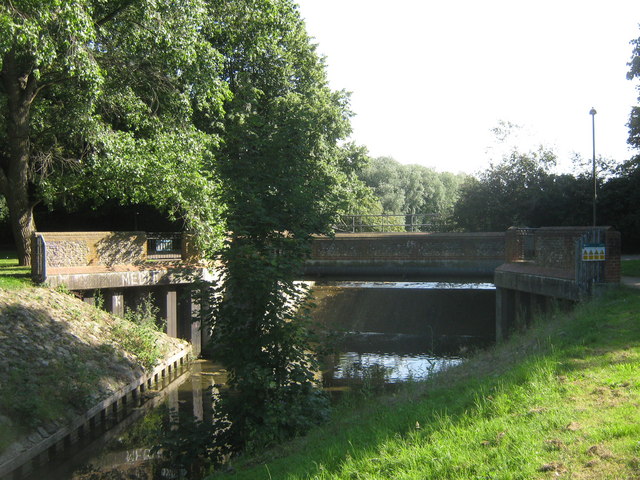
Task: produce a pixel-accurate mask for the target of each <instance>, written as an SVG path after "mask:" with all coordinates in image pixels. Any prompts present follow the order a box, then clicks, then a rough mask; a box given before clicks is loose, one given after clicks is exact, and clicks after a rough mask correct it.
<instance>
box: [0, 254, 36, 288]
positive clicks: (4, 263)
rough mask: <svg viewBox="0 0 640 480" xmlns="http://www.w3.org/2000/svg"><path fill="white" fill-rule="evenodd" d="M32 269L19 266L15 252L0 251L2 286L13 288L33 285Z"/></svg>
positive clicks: (0, 284) (0, 280)
mask: <svg viewBox="0 0 640 480" xmlns="http://www.w3.org/2000/svg"><path fill="white" fill-rule="evenodd" d="M30 276H31V269H30V268H29V267H20V266H18V257H17V255H16V253H15V252H9V251H0V288H6V289H9V290H13V289H16V288H24V287H28V286H29V285H31V279H30Z"/></svg>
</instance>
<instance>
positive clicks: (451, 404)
mask: <svg viewBox="0 0 640 480" xmlns="http://www.w3.org/2000/svg"><path fill="white" fill-rule="evenodd" d="M232 467H233V469H234V471H233V472H231V473H229V472H227V473H217V474H215V475H213V476H212V477H211V478H212V479H227V478H228V479H231V478H233V479H251V480H256V479H279V480H294V479H344V480H347V479H349V480H353V479H398V480H400V479H407V480H408V479H416V480H417V479H438V480H444V479H459V480H463V479H464V480H470V479H478V480H479V479H483V480H484V479H545V478H572V479H599V480H602V479H616V480H619V479H633V478H640V292H636V291H631V290H627V289H624V288H621V289H619V290H617V291H614V292H610V293H609V294H607V295H606V296H605V297H603V298H600V299H597V300H594V301H593V302H590V303H588V304H584V305H581V306H579V307H578V308H577V309H576V310H575V311H573V312H571V313H567V314H560V313H557V314H554V315H551V316H549V317H548V318H546V319H542V320H540V321H539V324H538V325H535V326H534V327H533V328H531V329H530V330H529V331H527V332H524V333H522V334H519V335H516V336H514V337H513V338H511V339H510V340H509V341H508V342H506V343H504V344H501V345H499V346H497V347H495V348H492V349H490V350H487V351H485V352H481V353H479V354H478V355H476V356H474V357H473V358H471V359H470V360H469V361H468V362H466V363H465V364H464V365H462V366H460V367H456V368H453V369H451V370H449V371H448V372H445V373H443V374H441V375H440V376H438V377H436V378H434V379H433V380H431V381H429V382H426V383H416V384H413V385H409V386H407V388H406V389H404V390H403V391H402V392H400V393H398V394H396V395H394V396H391V397H385V398H377V399H374V398H370V399H360V400H353V401H352V403H351V404H349V405H346V406H343V407H342V409H341V410H340V411H338V412H337V413H336V415H334V419H333V420H332V421H331V422H330V423H329V424H326V425H324V426H322V427H320V428H318V429H316V430H315V431H313V432H311V434H309V435H308V436H307V437H305V438H300V439H297V440H296V441H294V442H290V443H288V444H286V445H282V446H279V447H277V448H274V449H272V450H271V451H269V452H266V453H264V454H262V455H261V456H254V457H251V458H242V459H238V460H237V461H236V462H235V463H233V465H232Z"/></svg>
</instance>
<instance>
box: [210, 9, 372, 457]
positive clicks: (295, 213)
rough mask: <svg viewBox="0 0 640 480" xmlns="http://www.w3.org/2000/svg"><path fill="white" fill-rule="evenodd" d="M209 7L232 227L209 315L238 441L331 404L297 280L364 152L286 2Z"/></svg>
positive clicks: (282, 434)
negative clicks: (321, 385) (221, 82)
mask: <svg viewBox="0 0 640 480" xmlns="http://www.w3.org/2000/svg"><path fill="white" fill-rule="evenodd" d="M211 7H212V15H213V16H214V18H216V19H217V20H216V23H215V24H214V25H212V28H211V30H209V31H208V34H209V35H210V39H211V42H212V44H213V46H214V47H215V48H216V49H217V50H219V51H220V52H221V53H222V54H223V55H224V57H225V71H224V78H225V80H226V81H227V82H228V83H229V85H230V88H231V91H232V94H233V96H232V98H231V99H230V100H229V101H228V102H227V103H226V104H225V111H226V115H225V117H224V121H223V132H224V138H225V141H224V143H222V144H221V145H220V148H219V149H218V150H217V152H216V154H217V156H218V163H217V167H218V173H219V176H220V179H221V182H222V186H223V190H224V196H225V200H226V203H227V210H226V212H225V219H226V224H227V226H228V229H229V232H230V233H229V237H228V241H227V243H226V248H225V249H223V250H222V252H221V256H222V259H223V264H224V281H223V283H222V285H221V291H220V293H221V295H220V297H219V299H218V300H219V301H218V302H217V303H216V305H215V308H214V310H213V312H212V314H211V316H210V318H209V325H210V326H211V327H212V336H213V341H212V345H213V355H214V358H216V359H217V360H219V361H221V362H222V363H223V364H224V365H225V368H226V369H227V371H228V372H229V376H228V386H229V390H230V391H231V392H232V394H231V395H229V397H228V398H226V399H225V402H223V405H224V406H223V407H221V408H224V411H225V412H226V413H227V414H228V415H229V416H230V418H231V419H232V422H231V423H232V426H231V438H232V440H231V441H232V443H233V444H234V446H235V447H237V448H241V447H242V446H244V445H247V444H248V445H262V444H266V443H270V442H277V441H279V440H281V439H283V438H286V437H289V436H292V435H296V434H300V433H302V432H304V431H305V430H306V429H307V428H309V426H310V425H312V424H313V423H314V422H317V421H319V420H320V419H321V418H322V417H323V414H324V413H325V412H326V409H327V403H326V399H325V398H324V397H323V395H322V393H321V392H320V391H319V389H318V388H316V387H317V386H316V382H315V380H314V371H313V370H314V366H315V360H314V356H313V355H312V354H311V353H310V351H311V350H310V348H309V347H308V330H307V329H306V328H305V325H304V319H303V318H301V317H304V312H305V306H304V300H305V298H304V291H301V289H300V288H299V287H298V286H297V285H296V284H295V283H294V281H295V280H297V279H298V278H299V276H300V273H301V266H302V262H303V261H304V259H305V257H306V256H307V255H308V253H309V250H310V240H311V235H312V234H314V233H329V232H330V225H331V223H332V222H333V221H334V219H335V216H336V212H337V211H339V210H340V209H343V210H346V209H348V198H349V196H350V195H351V194H353V192H354V191H357V190H358V189H357V188H356V189H355V190H354V189H353V188H351V187H350V185H352V183H350V182H351V181H352V180H353V179H354V178H355V171H356V170H357V168H359V165H360V164H361V163H362V161H363V156H362V152H361V150H360V149H358V148H355V147H353V146H350V145H344V146H343V145H340V143H339V142H340V141H341V140H342V139H344V138H346V137H347V135H348V134H349V132H350V125H349V117H350V112H349V110H348V97H347V96H346V94H345V93H344V92H334V91H331V90H330V89H329V87H328V86H327V81H326V77H325V71H324V64H323V62H322V60H321V59H320V58H319V57H318V56H317V54H316V53H315V49H314V47H313V46H312V44H311V42H310V40H309V38H308V36H307V34H306V32H305V29H304V24H303V22H302V20H301V19H300V16H299V14H298V12H297V9H296V7H295V5H294V4H293V2H291V1H289V0H259V1H255V0H239V1H236V2H227V1H226V0H215V1H211ZM222 292H224V294H222Z"/></svg>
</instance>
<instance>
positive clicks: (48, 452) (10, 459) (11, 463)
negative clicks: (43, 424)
mask: <svg viewBox="0 0 640 480" xmlns="http://www.w3.org/2000/svg"><path fill="white" fill-rule="evenodd" d="M191 357H192V350H191V346H188V347H185V348H184V349H183V350H181V351H180V352H178V353H176V354H174V355H173V356H171V357H169V358H168V359H167V360H166V361H165V362H163V363H162V364H160V365H158V366H157V367H155V368H154V369H153V370H152V371H151V372H150V373H147V374H145V375H142V376H141V377H139V378H138V379H136V380H134V381H133V382H131V383H130V384H128V385H127V386H125V387H123V388H121V389H120V390H118V391H117V392H116V393H114V394H113V395H111V396H110V397H109V398H107V399H105V400H103V401H101V402H100V403H98V404H97V405H95V406H93V407H92V408H90V409H89V410H87V411H86V412H85V413H84V414H82V415H79V416H77V417H76V418H75V419H74V420H73V421H72V422H70V423H69V424H68V425H66V426H64V427H62V428H60V429H58V430H57V431H55V432H54V433H52V434H51V435H47V434H48V432H46V431H45V432H44V433H43V432H39V433H37V435H38V436H40V437H41V440H40V441H37V440H36V443H35V444H33V445H31V446H29V447H26V448H24V449H21V450H20V451H19V452H18V453H16V452H15V450H16V448H15V447H18V448H19V446H18V445H16V444H14V445H12V446H10V447H9V448H8V449H7V450H6V451H5V452H4V453H3V454H2V455H0V480H18V479H20V478H22V477H23V476H25V475H27V474H28V473H29V472H30V471H31V470H33V469H34V468H35V467H37V466H40V465H43V464H45V463H46V462H48V461H50V460H51V459H53V458H54V457H55V456H56V455H58V454H60V453H62V452H64V451H65V450H67V449H68V448H69V447H70V446H71V445H73V444H74V443H76V442H77V441H79V440H81V439H82V438H83V437H85V436H86V435H88V434H89V433H91V432H93V431H95V430H96V429H97V428H98V426H100V425H106V423H107V421H108V419H109V418H111V417H112V416H115V417H116V418H117V415H118V412H119V411H121V410H125V409H126V408H127V405H129V403H131V404H132V405H135V404H136V402H138V401H139V400H140V399H141V398H142V396H143V395H144V393H145V391H146V390H147V389H151V388H152V387H153V386H154V385H157V384H159V383H160V382H162V381H164V380H165V379H167V378H170V377H171V376H172V375H173V374H174V372H176V371H177V370H178V369H179V368H181V367H184V366H186V365H187V364H188V363H189V361H190V360H191ZM39 430H42V429H39Z"/></svg>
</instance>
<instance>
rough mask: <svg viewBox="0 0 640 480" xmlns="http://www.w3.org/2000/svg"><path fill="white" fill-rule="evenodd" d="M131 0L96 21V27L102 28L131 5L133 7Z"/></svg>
mask: <svg viewBox="0 0 640 480" xmlns="http://www.w3.org/2000/svg"><path fill="white" fill-rule="evenodd" d="M133 3H134V2H133V0H131V1H128V2H124V3H123V4H122V5H120V6H119V7H118V8H116V9H115V10H113V11H112V12H111V13H108V14H107V15H106V16H104V17H102V18H101V19H100V20H98V21H97V22H96V26H98V27H102V26H103V25H104V24H105V23H108V22H110V21H111V20H113V19H114V18H116V17H117V16H118V15H119V14H120V13H121V12H123V11H124V10H126V9H127V8H129V7H130V6H131V5H133Z"/></svg>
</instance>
